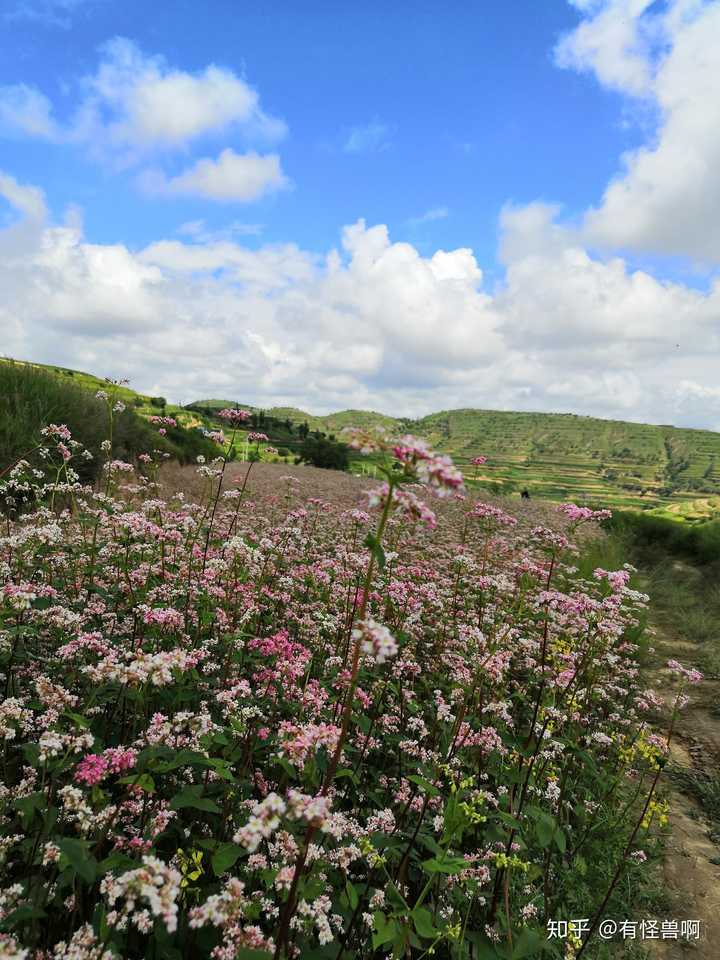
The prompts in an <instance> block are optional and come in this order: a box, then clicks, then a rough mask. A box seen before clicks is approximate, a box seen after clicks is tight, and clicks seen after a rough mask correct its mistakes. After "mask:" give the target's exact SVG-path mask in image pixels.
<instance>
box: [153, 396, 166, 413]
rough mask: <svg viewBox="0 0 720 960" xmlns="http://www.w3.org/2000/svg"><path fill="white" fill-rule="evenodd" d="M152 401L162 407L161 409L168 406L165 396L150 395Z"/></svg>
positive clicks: (156, 405) (154, 404) (155, 405)
mask: <svg viewBox="0 0 720 960" xmlns="http://www.w3.org/2000/svg"><path fill="white" fill-rule="evenodd" d="M150 403H152V405H153V406H154V407H160V409H161V410H164V409H165V407H166V406H167V400H166V399H165V397H150Z"/></svg>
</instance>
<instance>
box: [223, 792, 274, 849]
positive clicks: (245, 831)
mask: <svg viewBox="0 0 720 960" xmlns="http://www.w3.org/2000/svg"><path fill="white" fill-rule="evenodd" d="M286 809H287V808H286V805H285V801H284V800H283V799H282V797H280V796H278V794H277V793H269V794H268V795H267V797H265V799H264V800H261V801H260V802H259V803H256V804H255V805H254V806H253V808H252V816H251V817H250V819H249V820H248V822H247V823H246V824H245V826H244V827H240V829H239V830H237V831H236V832H235V836H234V837H233V841H234V842H235V843H240V844H242V846H244V847H245V848H246V849H247V850H249V851H250V853H255V851H256V850H257V848H258V847H259V846H260V844H261V842H262V841H263V840H266V839H267V838H268V837H270V836H272V834H273V833H274V832H275V831H276V830H277V828H278V827H279V826H280V818H281V817H282V815H283V814H284V813H285V811H286Z"/></svg>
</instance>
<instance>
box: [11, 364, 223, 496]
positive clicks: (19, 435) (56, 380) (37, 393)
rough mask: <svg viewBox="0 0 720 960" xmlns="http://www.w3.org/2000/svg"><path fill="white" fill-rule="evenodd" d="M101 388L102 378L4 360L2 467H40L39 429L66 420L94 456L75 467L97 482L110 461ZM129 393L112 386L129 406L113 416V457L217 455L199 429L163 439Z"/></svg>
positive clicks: (86, 478)
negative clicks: (22, 463)
mask: <svg viewBox="0 0 720 960" xmlns="http://www.w3.org/2000/svg"><path fill="white" fill-rule="evenodd" d="M101 387H102V388H104V389H108V385H107V384H106V383H104V382H102V381H97V386H95V385H91V384H90V383H88V381H87V378H85V379H83V377H80V376H79V377H77V378H75V377H73V378H67V379H66V378H62V379H61V378H60V377H59V376H58V375H57V374H56V373H54V372H53V371H52V370H46V369H43V368H40V367H37V366H34V365H31V364H16V363H13V362H0V470H3V469H5V468H7V467H10V466H11V465H12V464H14V463H16V462H17V461H18V460H19V459H21V458H22V459H27V460H29V461H31V462H32V463H33V464H34V465H38V463H37V460H38V454H37V448H38V447H39V446H40V445H41V442H42V435H41V432H40V431H41V429H42V427H43V426H44V425H46V424H48V423H57V424H66V425H67V426H68V427H69V428H70V430H71V432H72V435H73V437H74V438H75V440H77V441H79V442H80V443H82V444H83V446H84V447H86V448H87V450H88V451H89V452H90V454H92V458H91V459H87V460H81V461H78V462H77V464H76V465H75V464H74V466H75V467H76V469H77V472H78V473H79V475H80V478H81V480H82V481H83V482H89V481H92V480H94V479H95V478H96V476H97V471H98V470H99V467H100V465H101V464H102V463H103V462H104V461H105V460H106V459H107V458H106V456H104V455H103V454H102V452H101V448H100V444H101V443H102V441H103V440H104V439H105V438H106V436H107V431H108V405H107V403H106V402H105V401H103V400H100V399H98V398H97V397H96V396H95V393H96V391H97V389H100V388H101ZM126 392H127V391H126V388H123V387H113V388H112V393H113V396H117V398H118V399H122V402H123V403H126V404H127V407H126V409H125V410H123V411H122V412H118V413H116V414H115V416H114V428H113V451H112V454H113V457H115V458H116V459H120V460H128V461H133V460H135V459H136V457H137V456H138V455H139V454H141V453H146V452H151V451H153V450H154V449H159V450H162V451H164V452H166V453H169V454H170V455H171V456H172V457H174V458H175V459H177V460H178V461H180V462H181V463H188V462H190V461H192V460H194V459H195V458H196V457H197V456H198V455H204V456H206V457H209V456H214V455H215V454H216V447H215V445H214V444H212V443H211V442H210V441H208V440H206V439H205V438H204V437H203V436H202V435H201V434H200V433H199V432H198V431H196V430H183V429H180V428H168V431H167V436H166V437H160V436H159V435H158V433H157V431H156V430H155V429H153V427H151V425H150V423H149V422H148V421H147V419H146V418H144V417H142V416H139V415H138V414H137V413H136V409H137V408H136V406H135V405H134V404H133V403H128V397H127V396H126ZM156 412H160V411H156Z"/></svg>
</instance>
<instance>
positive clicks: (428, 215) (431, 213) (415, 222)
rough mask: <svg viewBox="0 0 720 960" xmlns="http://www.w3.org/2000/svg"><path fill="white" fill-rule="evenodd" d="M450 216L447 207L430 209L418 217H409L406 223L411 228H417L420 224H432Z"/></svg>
mask: <svg viewBox="0 0 720 960" xmlns="http://www.w3.org/2000/svg"><path fill="white" fill-rule="evenodd" d="M449 216H450V211H449V210H448V208H447V207H431V208H430V209H429V210H426V211H425V213H422V214H420V216H419V217H410V219H409V220H408V223H409V224H410V225H411V226H413V227H418V226H420V224H422V223H433V222H434V221H435V220H445V219H446V218H447V217H449Z"/></svg>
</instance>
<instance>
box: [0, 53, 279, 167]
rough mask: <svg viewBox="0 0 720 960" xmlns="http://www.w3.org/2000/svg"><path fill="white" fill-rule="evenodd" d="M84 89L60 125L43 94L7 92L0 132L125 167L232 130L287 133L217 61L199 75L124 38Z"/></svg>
mask: <svg viewBox="0 0 720 960" xmlns="http://www.w3.org/2000/svg"><path fill="white" fill-rule="evenodd" d="M79 90H80V95H79V98H78V101H77V103H76V106H75V109H74V112H73V115H72V118H71V119H70V120H69V121H68V122H67V123H64V124H60V123H58V122H57V121H56V120H55V119H54V118H53V116H52V104H51V102H50V101H49V99H48V98H47V97H46V96H45V94H43V93H42V92H40V91H39V90H37V89H35V88H34V87H30V86H27V85H25V84H16V85H14V86H6V87H0V133H4V134H5V135H8V134H10V135H18V134H23V135H25V136H28V137H37V138H40V139H52V140H57V141H64V142H67V143H75V144H78V145H82V146H83V147H84V148H87V149H89V150H90V151H91V152H92V153H93V154H95V155H96V156H98V157H102V158H105V159H108V158H112V159H113V161H114V162H115V163H117V164H119V165H121V166H123V165H130V164H135V163H138V162H140V161H141V160H143V159H144V158H145V157H146V156H147V155H149V154H153V153H167V152H171V151H177V150H182V149H184V148H186V147H187V146H188V145H189V144H191V143H192V142H193V141H196V140H198V139H200V138H203V137H208V136H218V135H221V134H222V135H228V134H229V133H231V132H232V133H237V134H238V135H240V136H242V137H244V138H245V139H247V140H253V141H270V140H277V139H279V138H281V137H282V136H284V135H285V133H286V132H287V128H286V126H285V124H284V122H283V121H282V120H279V119H277V118H274V117H271V116H269V115H268V114H266V113H265V112H264V111H263V110H262V109H261V107H260V100H259V96H258V94H257V92H256V91H255V90H254V89H253V88H252V87H251V86H249V84H248V83H247V82H246V81H245V80H244V79H242V78H241V77H238V76H237V75H236V74H235V73H234V72H233V71H232V70H229V69H227V68H225V67H219V66H216V65H214V64H210V65H209V66H207V67H205V69H204V70H200V71H198V72H196V73H189V72H187V71H184V70H179V69H177V68H175V67H172V66H170V65H169V64H168V63H167V62H166V61H165V59H164V58H163V57H160V56H150V55H147V54H145V53H143V51H142V50H140V48H139V47H137V46H136V45H135V44H134V43H133V42H132V41H131V40H128V39H126V38H123V37H115V38H114V39H113V40H111V41H110V42H109V43H106V44H104V45H103V46H102V47H101V48H100V62H99V64H98V68H97V70H96V71H95V73H93V74H91V75H90V76H86V77H84V78H83V79H82V80H81V81H80V84H79Z"/></svg>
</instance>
